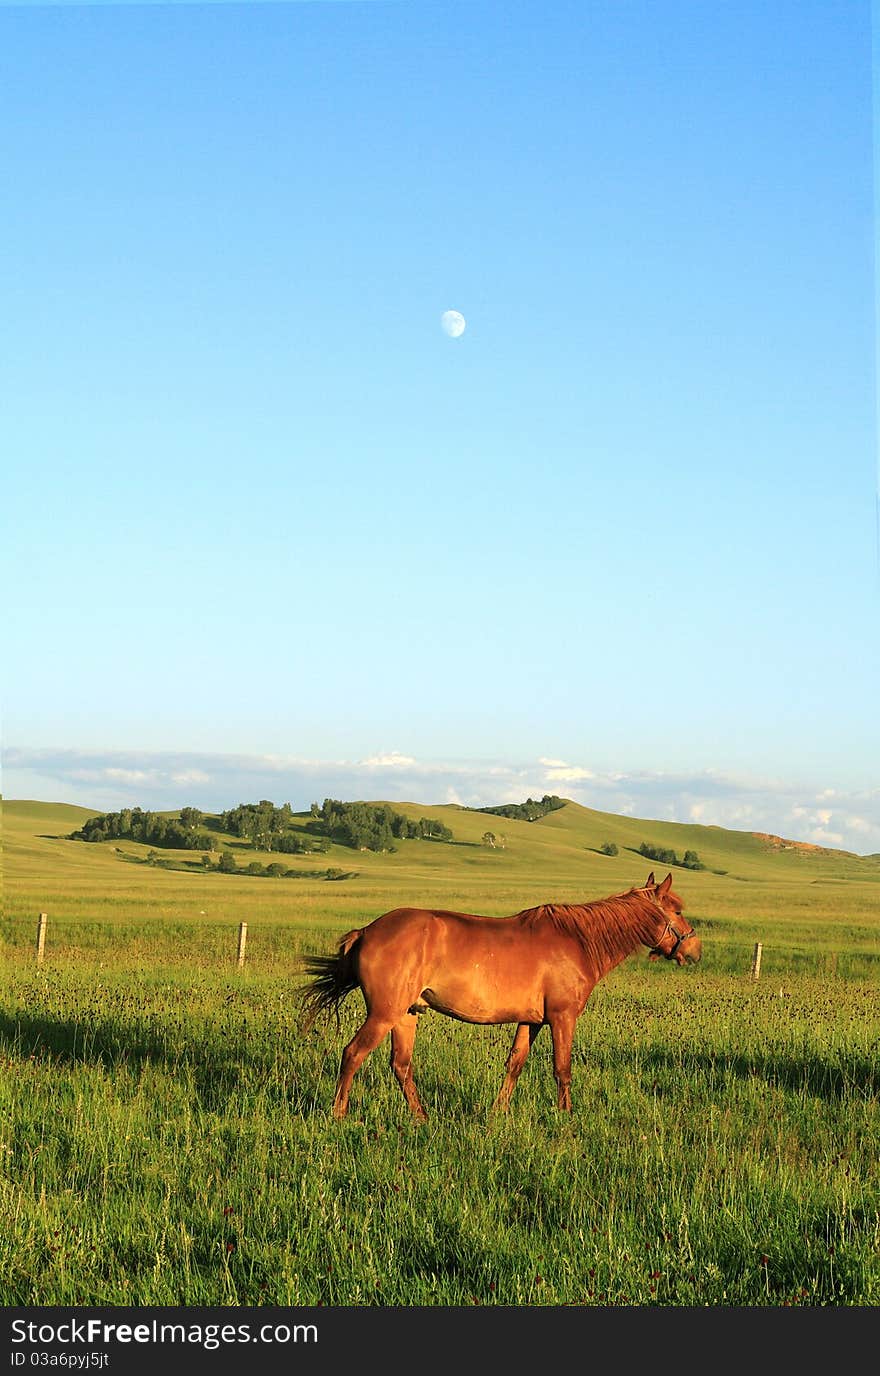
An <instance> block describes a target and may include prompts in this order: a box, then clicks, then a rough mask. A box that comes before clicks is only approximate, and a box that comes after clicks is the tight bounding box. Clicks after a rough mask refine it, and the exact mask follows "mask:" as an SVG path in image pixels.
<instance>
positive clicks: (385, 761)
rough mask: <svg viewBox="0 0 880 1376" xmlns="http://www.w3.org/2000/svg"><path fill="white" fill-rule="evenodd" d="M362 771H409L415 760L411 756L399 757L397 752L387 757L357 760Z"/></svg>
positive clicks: (380, 756)
mask: <svg viewBox="0 0 880 1376" xmlns="http://www.w3.org/2000/svg"><path fill="white" fill-rule="evenodd" d="M358 763H359V764H360V766H361V767H362V768H363V769H411V768H412V766H413V765H414V764H415V760H414V759H413V757H412V756H411V755H401V754H400V753H399V752H398V751H397V750H392V751H390V752H389V753H388V754H387V755H371V756H370V758H369V759H367V760H359V761H358Z"/></svg>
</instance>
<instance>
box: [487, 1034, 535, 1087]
mask: <svg viewBox="0 0 880 1376" xmlns="http://www.w3.org/2000/svg"><path fill="white" fill-rule="evenodd" d="M540 1030H541V1023H528V1022H521V1023H520V1024H519V1027H517V1029H516V1035H515V1037H514V1039H513V1046H512V1047H511V1048H510V1055H509V1056H508V1057H507V1074H506V1075H505V1077H504V1084H503V1085H502V1086H501V1088H500V1090H499V1091H498V1097H497V1099H496V1100H495V1102H494V1104H493V1105H492V1107H493V1109H506V1108H507V1106H508V1104H509V1103H510V1096H511V1094H512V1093H513V1090H514V1087H515V1085H516V1082H517V1080H518V1079H519V1075H520V1071H521V1070H522V1068H523V1066H524V1065H525V1063H526V1057H527V1056H528V1054H529V1052H530V1051H531V1049H532V1042H533V1041H534V1040H535V1038H536V1037H537V1035H538V1033H539V1032H540Z"/></svg>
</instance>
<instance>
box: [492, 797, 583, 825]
mask: <svg viewBox="0 0 880 1376" xmlns="http://www.w3.org/2000/svg"><path fill="white" fill-rule="evenodd" d="M560 807H565V799H564V798H557V797H556V794H555V793H545V794H544V796H543V798H542V799H541V801H540V802H538V800H537V799H536V798H526V800H525V802H524V803H499V805H498V806H497V807H475V808H470V809H469V811H471V812H491V813H492V815H493V816H495V817H512V818H514V820H517V821H522V822H537V820H538V818H539V817H546V816H547V813H548V812H556V810H557V809H558V808H560Z"/></svg>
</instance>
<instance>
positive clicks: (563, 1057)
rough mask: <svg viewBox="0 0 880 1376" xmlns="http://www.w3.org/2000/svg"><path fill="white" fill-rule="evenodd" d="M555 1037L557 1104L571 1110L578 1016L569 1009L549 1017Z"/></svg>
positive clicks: (568, 1110) (551, 1030) (554, 1071)
mask: <svg viewBox="0 0 880 1376" xmlns="http://www.w3.org/2000/svg"><path fill="white" fill-rule="evenodd" d="M548 1022H549V1023H550V1032H551V1035H552V1037H553V1075H554V1078H555V1080H556V1104H557V1107H558V1108H561V1109H563V1110H564V1111H565V1112H566V1113H570V1112H571V1047H572V1042H573V1041H574V1027H575V1023H576V1022H577V1017H576V1015H575V1014H574V1013H573V1012H568V1011H567V1010H565V1011H563V1012H559V1013H551V1014H550V1015H549V1017H548Z"/></svg>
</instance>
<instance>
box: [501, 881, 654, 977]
mask: <svg viewBox="0 0 880 1376" xmlns="http://www.w3.org/2000/svg"><path fill="white" fill-rule="evenodd" d="M656 918H657V907H656V904H655V903H654V902H653V900H652V899H650V898H649V897H648V895H647V893H646V892H645V890H644V889H628V890H627V892H626V893H617V894H612V895H611V896H610V897H609V898H599V899H596V900H595V902H593V903H542V904H540V906H539V907H537V908H526V909H525V911H524V912H521V913H517V915H516V917H515V918H514V919H513V920H514V922H518V923H520V924H521V926H523V927H540V926H544V925H545V924H546V925H547V926H550V927H553V928H554V929H555V930H556V931H557V932H564V933H565V935H566V936H571V937H574V938H575V940H576V941H578V942H579V943H580V945H581V946H582V947H583V949H584V951H585V953H586V954H587V955H588V956H591V957H593V958H598V959H602V958H606V959H607V958H610V959H612V960H613V959H615V958H616V957H618V956H621V955H629V953H630V952H631V951H634V950H635V948H636V947H637V946H638V945H639V944H640V943H642V944H644V945H650V944H651V941H652V939H653V938H652V927H653V925H654V924H655V923H656ZM652 919H653V920H654V924H652Z"/></svg>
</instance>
